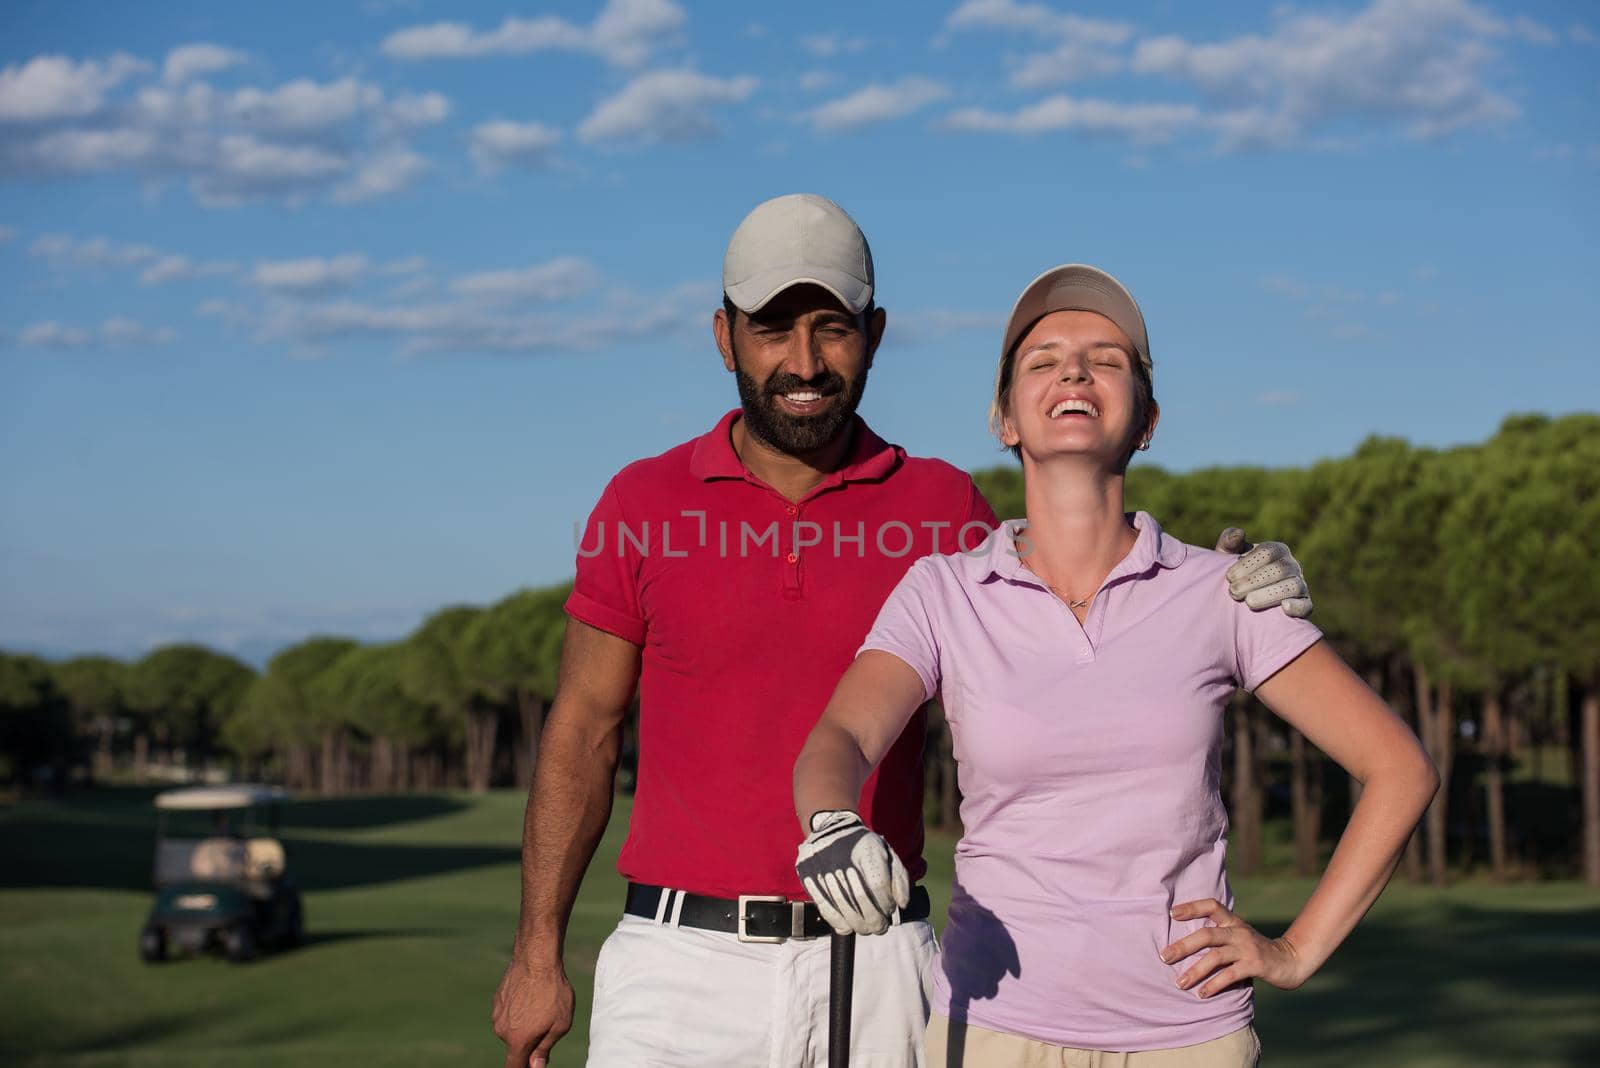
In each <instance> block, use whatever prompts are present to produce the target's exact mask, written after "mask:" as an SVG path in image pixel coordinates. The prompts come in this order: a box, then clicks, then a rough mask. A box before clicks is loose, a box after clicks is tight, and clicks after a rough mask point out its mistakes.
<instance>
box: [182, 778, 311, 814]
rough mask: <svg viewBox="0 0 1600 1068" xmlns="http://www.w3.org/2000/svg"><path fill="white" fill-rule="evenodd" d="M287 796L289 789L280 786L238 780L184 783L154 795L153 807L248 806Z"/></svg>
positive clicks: (268, 802)
mask: <svg viewBox="0 0 1600 1068" xmlns="http://www.w3.org/2000/svg"><path fill="white" fill-rule="evenodd" d="M287 800H289V791H287V790H285V789H284V788H283V787H281V786H253V785H250V784H248V783H238V784H234V785H231V786H186V787H184V788H183V789H181V790H166V791H163V792H162V793H159V794H157V795H156V808H160V809H185V810H194V809H216V808H249V807H250V806H251V805H267V804H271V803H273V802H275V801H287Z"/></svg>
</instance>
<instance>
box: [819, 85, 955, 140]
mask: <svg viewBox="0 0 1600 1068" xmlns="http://www.w3.org/2000/svg"><path fill="white" fill-rule="evenodd" d="M948 95H949V90H948V89H946V88H945V87H944V86H943V85H941V84H939V83H938V82H936V81H932V80H931V79H928V78H917V77H910V78H902V79H901V80H900V81H898V82H896V83H894V84H893V85H869V86H866V87H865V88H863V89H858V90H856V91H855V92H854V93H851V94H850V95H849V96H845V97H840V98H839V99H838V100H830V101H829V102H828V103H826V104H823V105H821V106H820V107H817V108H814V109H812V111H811V112H810V113H809V118H810V120H811V125H812V126H813V127H814V128H815V129H817V130H821V131H826V132H836V131H840V130H855V129H860V128H861V127H863V126H872V125H875V124H877V123H880V122H888V121H890V120H891V119H901V118H904V117H906V116H907V115H910V114H912V113H913V112H915V111H917V110H919V109H921V108H924V107H926V106H927V105H929V104H931V103H933V102H934V101H935V100H942V99H944V98H945V97H946V96H948Z"/></svg>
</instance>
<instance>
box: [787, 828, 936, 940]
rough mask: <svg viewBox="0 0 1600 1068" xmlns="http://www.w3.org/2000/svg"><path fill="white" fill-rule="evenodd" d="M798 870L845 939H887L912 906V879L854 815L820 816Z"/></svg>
mask: <svg viewBox="0 0 1600 1068" xmlns="http://www.w3.org/2000/svg"><path fill="white" fill-rule="evenodd" d="M794 870H795V871H796V872H797V873H799V875H800V882H801V884H802V885H803V886H804V887H805V888H806V893H807V894H808V895H810V897H811V900H812V901H814V902H816V905H817V911H818V912H819V913H821V914H822V918H823V919H824V920H827V921H828V926H830V927H832V928H833V929H834V930H835V931H836V932H838V933H839V934H850V933H851V932H854V933H856V934H882V933H883V932H885V931H887V930H888V929H889V925H890V924H891V923H893V922H894V910H895V908H896V907H899V908H905V907H906V905H908V904H910V902H911V877H910V876H909V875H908V874H907V873H906V867H905V865H904V864H902V863H900V858H899V857H897V856H895V852H894V850H893V849H891V848H889V843H888V842H886V841H884V840H883V838H882V837H881V836H879V835H876V834H874V833H872V831H871V830H869V829H868V828H867V825H866V824H864V823H862V822H861V817H860V816H858V815H856V814H855V813H854V812H850V811H848V810H838V811H832V812H818V813H817V814H815V815H814V816H812V817H811V834H810V835H809V836H808V837H807V838H806V840H805V841H804V842H802V843H800V853H799V856H797V857H796V858H795V862H794Z"/></svg>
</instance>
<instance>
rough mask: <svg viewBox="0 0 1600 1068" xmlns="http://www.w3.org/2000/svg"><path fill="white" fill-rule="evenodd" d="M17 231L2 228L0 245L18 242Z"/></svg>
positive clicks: (8, 227)
mask: <svg viewBox="0 0 1600 1068" xmlns="http://www.w3.org/2000/svg"><path fill="white" fill-rule="evenodd" d="M16 237H17V231H16V230H15V229H14V228H13V227H10V226H0V245H4V244H6V243H8V242H11V241H14V240H16Z"/></svg>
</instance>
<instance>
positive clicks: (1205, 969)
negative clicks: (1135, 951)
mask: <svg viewBox="0 0 1600 1068" xmlns="http://www.w3.org/2000/svg"><path fill="white" fill-rule="evenodd" d="M1172 918H1173V919H1175V920H1199V919H1204V920H1205V921H1207V922H1206V926H1205V927H1202V928H1201V929H1200V930H1198V931H1195V932H1194V933H1193V934H1190V935H1187V936H1185V937H1183V938H1180V939H1178V940H1177V941H1176V942H1174V943H1172V944H1171V945H1170V946H1167V947H1166V948H1165V949H1163V950H1162V951H1161V959H1162V961H1164V962H1166V963H1168V964H1172V963H1175V962H1177V961H1180V960H1183V959H1184V958H1185V957H1190V956H1193V955H1194V954H1196V953H1202V951H1203V955H1202V956H1201V957H1200V959H1199V960H1197V961H1195V962H1194V964H1193V965H1192V966H1191V967H1190V968H1189V969H1188V970H1187V971H1185V972H1184V973H1183V974H1182V975H1180V976H1179V977H1178V986H1179V988H1180V989H1183V990H1194V992H1195V993H1196V994H1197V995H1198V996H1199V997H1202V998H1208V997H1210V996H1211V995H1213V994H1219V993H1221V992H1222V991H1223V990H1225V989H1227V988H1228V987H1230V986H1233V985H1234V984H1235V983H1242V982H1244V981H1245V980H1247V979H1263V980H1265V981H1266V982H1269V983H1271V984H1272V985H1273V986H1275V987H1278V988H1280V989H1282V990H1293V989H1294V988H1295V987H1297V986H1299V985H1300V984H1301V983H1303V982H1305V981H1306V980H1307V979H1308V978H1310V973H1309V971H1308V969H1306V968H1305V966H1304V964H1303V962H1302V961H1301V960H1300V957H1299V955H1298V954H1297V953H1296V952H1295V948H1294V944H1293V943H1292V942H1290V941H1289V940H1288V939H1286V938H1268V937H1267V936H1266V935H1264V934H1262V933H1261V932H1260V931H1257V930H1256V929H1255V928H1254V927H1251V926H1250V925H1249V924H1248V923H1245V922H1244V920H1242V919H1240V918H1239V917H1238V916H1237V915H1236V914H1235V913H1234V912H1233V911H1232V910H1230V909H1226V908H1224V907H1223V906H1222V903H1221V902H1220V901H1217V900H1215V899H1213V898H1205V899H1204V900H1201V901H1185V902H1183V903H1182V904H1181V905H1174V906H1173V908H1172Z"/></svg>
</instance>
